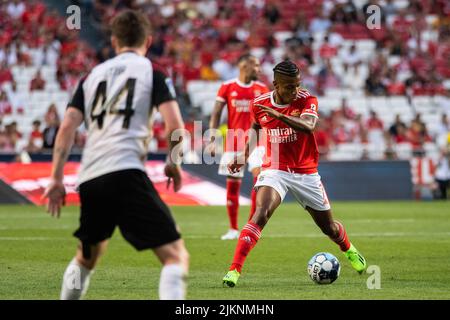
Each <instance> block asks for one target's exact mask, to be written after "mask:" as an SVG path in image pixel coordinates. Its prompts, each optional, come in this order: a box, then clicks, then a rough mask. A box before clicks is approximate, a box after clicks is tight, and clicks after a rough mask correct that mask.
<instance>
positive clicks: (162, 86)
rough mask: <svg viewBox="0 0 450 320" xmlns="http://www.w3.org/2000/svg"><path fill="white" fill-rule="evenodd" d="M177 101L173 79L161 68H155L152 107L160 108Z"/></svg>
mask: <svg viewBox="0 0 450 320" xmlns="http://www.w3.org/2000/svg"><path fill="white" fill-rule="evenodd" d="M175 99H176V93H175V87H174V86H173V82H172V79H171V78H170V77H169V76H168V75H167V74H166V73H165V72H164V71H163V70H162V69H161V68H159V67H155V68H153V89H152V105H154V106H159V105H161V104H163V103H164V102H168V101H172V100H175Z"/></svg>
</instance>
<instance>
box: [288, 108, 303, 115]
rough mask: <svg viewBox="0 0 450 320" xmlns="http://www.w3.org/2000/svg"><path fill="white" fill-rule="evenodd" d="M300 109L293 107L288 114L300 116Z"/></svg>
mask: <svg viewBox="0 0 450 320" xmlns="http://www.w3.org/2000/svg"><path fill="white" fill-rule="evenodd" d="M300 114H301V113H300V110H298V109H295V110H294V111H292V112H291V113H290V115H291V116H293V117H299V116H300Z"/></svg>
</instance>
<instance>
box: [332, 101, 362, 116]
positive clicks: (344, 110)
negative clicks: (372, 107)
mask: <svg viewBox="0 0 450 320" xmlns="http://www.w3.org/2000/svg"><path fill="white" fill-rule="evenodd" d="M331 117H333V118H340V119H343V120H353V119H355V118H356V114H355V112H354V111H353V109H352V108H351V107H350V106H349V105H348V102H347V98H342V100H341V106H340V108H339V109H336V110H333V111H332V112H331Z"/></svg>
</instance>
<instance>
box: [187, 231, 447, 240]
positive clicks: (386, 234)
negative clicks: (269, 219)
mask: <svg viewBox="0 0 450 320" xmlns="http://www.w3.org/2000/svg"><path fill="white" fill-rule="evenodd" d="M351 236H352V237H409V236H411V237H416V236H418V237H433V236H450V232H417V233H416V232H411V233H407V232H369V233H352V234H351ZM182 237H183V238H185V239H220V237H219V236H202V235H184V236H182ZM323 237H326V236H325V235H324V234H321V233H320V232H318V233H304V234H285V233H284V234H281V233H280V234H277V233H273V234H268V235H265V234H263V235H262V238H323Z"/></svg>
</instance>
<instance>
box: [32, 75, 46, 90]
mask: <svg viewBox="0 0 450 320" xmlns="http://www.w3.org/2000/svg"><path fill="white" fill-rule="evenodd" d="M44 89H45V80H44V79H43V78H42V75H41V70H38V71H37V72H36V74H35V75H34V78H33V79H32V80H31V82H30V91H34V90H44Z"/></svg>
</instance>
